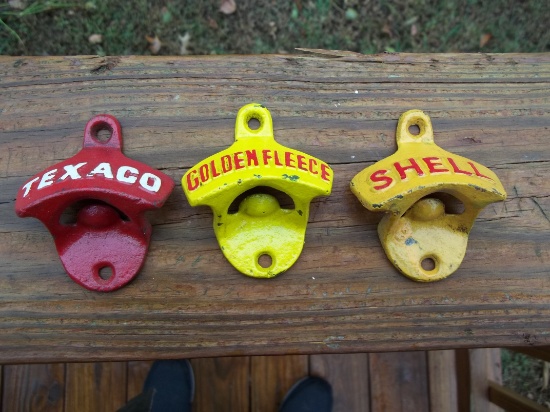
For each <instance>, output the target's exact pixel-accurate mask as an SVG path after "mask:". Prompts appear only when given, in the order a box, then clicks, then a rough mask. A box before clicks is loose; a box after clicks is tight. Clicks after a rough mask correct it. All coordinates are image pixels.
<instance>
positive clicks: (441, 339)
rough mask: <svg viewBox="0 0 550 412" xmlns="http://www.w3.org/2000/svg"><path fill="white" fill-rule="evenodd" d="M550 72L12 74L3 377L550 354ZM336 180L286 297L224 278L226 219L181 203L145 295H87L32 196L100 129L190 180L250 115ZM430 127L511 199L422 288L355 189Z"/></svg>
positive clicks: (1, 255)
mask: <svg viewBox="0 0 550 412" xmlns="http://www.w3.org/2000/svg"><path fill="white" fill-rule="evenodd" d="M549 82H550V55H548V54H530V55H483V54H476V55H408V54H403V55H394V54H388V55H381V56H362V55H356V54H348V53H345V54H343V57H330V58H328V57H325V56H323V55H317V54H316V55H313V56H244V57H243V56H223V57H189V58H176V57H163V58H147V57H121V58H99V57H37V58H26V57H25V58H12V57H0V132H1V140H0V176H1V180H0V182H1V183H0V185H1V186H0V187H1V190H0V262H2V265H1V268H0V329H1V335H0V336H1V337H0V361H3V362H32V361H56V360H57V361H59V360H108V359H111V360H117V359H126V360H130V359H153V358H173V357H199V356H221V355H243V354H246V355H249V354H284V353H295V354H300V353H344V352H366V351H388V350H410V349H445V348H452V347H482V346H527V345H549V344H550V335H549V332H550V328H549V322H548V319H549V315H550V288H549V286H550V280H549V276H548V275H549V274H550V269H549V262H550V232H549V229H550V218H549V217H550V183H549V182H548V176H549V172H550V144H549V143H548V142H549V140H548V137H549V134H550V130H549V127H550V116H549V112H550V99H549V97H550V88H549ZM252 101H257V102H261V103H263V104H265V105H266V106H267V107H268V108H269V109H270V110H271V113H272V116H273V120H274V129H275V137H276V139H277V140H278V141H279V142H280V143H282V144H284V145H287V146H291V147H293V148H296V149H299V150H302V151H304V152H306V153H310V154H312V155H314V156H317V157H319V158H322V159H323V160H325V161H327V162H328V163H330V164H331V165H332V166H333V169H334V172H335V183H334V189H333V194H332V196H330V197H329V198H322V199H318V200H316V201H314V203H313V204H312V205H311V213H310V223H309V226H308V231H307V235H306V242H305V247H304V250H303V252H302V255H301V257H300V259H299V260H298V262H297V263H296V264H295V265H294V266H293V267H292V268H291V269H290V270H288V271H287V272H286V273H284V274H282V275H280V276H278V277H277V278H275V279H271V280H255V279H250V278H247V277H245V276H242V275H240V274H239V273H238V272H237V271H236V270H235V269H233V267H232V266H231V265H230V264H229V263H228V262H227V261H226V260H225V258H224V257H223V255H222V253H221V251H220V250H219V248H218V245H217V242H216V239H215V237H214V233H213V230H212V214H211V212H210V210H209V209H208V208H205V207H199V208H192V207H190V206H189V204H188V203H187V201H186V200H185V197H184V195H183V192H182V191H181V189H180V188H179V187H176V189H175V190H174V192H173V193H172V195H171V197H170V198H169V200H168V201H167V203H166V205H165V206H164V208H163V209H161V210H160V211H157V212H154V213H151V215H150V218H151V221H152V223H153V224H154V227H153V236H152V241H151V246H150V250H149V254H148V258H147V261H146V263H145V266H144V268H143V269H142V271H141V273H140V274H139V275H138V277H137V278H136V279H135V280H134V281H133V282H132V283H131V284H130V285H128V286H126V287H125V288H123V289H121V290H120V291H117V292H114V293H108V294H100V293H95V292H90V291H87V290H85V289H83V288H81V287H80V286H78V285H77V284H75V283H74V282H72V281H71V280H70V279H69V277H68V276H67V275H65V273H64V271H63V268H62V266H61V263H60V261H59V258H58V256H57V254H56V251H55V247H54V244H53V241H52V238H51V236H50V234H49V233H48V232H47V231H46V229H45V228H44V227H43V226H42V224H41V223H40V222H39V221H37V220H35V219H19V218H17V217H16V215H15V213H14V199H15V195H16V192H17V190H18V188H19V187H20V186H21V185H22V184H24V183H25V182H26V180H27V179H28V178H29V177H30V176H32V175H33V174H35V173H37V172H39V171H41V170H43V169H44V168H46V167H48V166H50V165H52V164H54V163H55V162H58V161H60V160H62V159H66V158H68V157H70V156H72V155H74V154H75V153H76V152H77V151H78V150H79V149H80V148H81V144H82V134H83V128H84V125H85V123H86V121H87V120H89V118H90V117H92V116H93V115H95V114H98V113H104V112H106V113H111V114H113V115H115V116H117V117H118V119H119V120H120V122H121V124H122V126H123V133H124V152H125V154H126V155H127V156H129V157H131V158H135V159H137V160H139V161H143V162H145V163H148V164H150V165H151V166H153V167H155V168H160V169H162V170H163V171H164V172H166V173H167V174H169V175H170V176H172V177H173V178H174V180H175V181H176V182H178V181H179V179H180V178H181V176H182V175H183V173H184V172H185V171H186V170H187V168H188V167H190V166H192V165H193V164H195V163H196V162H198V161H199V160H202V159H203V158H205V157H207V156H209V155H211V154H213V153H215V152H217V151H219V150H221V149H224V148H226V147H228V146H229V145H230V144H231V143H232V141H233V130H234V129H233V128H234V119H235V116H236V113H237V111H238V109H239V108H240V107H241V106H242V105H244V104H246V103H249V102H252ZM411 108H419V109H422V110H424V111H425V112H426V113H427V114H428V115H430V116H431V119H432V122H433V125H434V130H435V138H436V142H437V143H438V144H439V145H440V146H442V147H443V148H445V149H447V150H449V151H452V152H455V153H457V154H460V155H463V156H466V157H469V158H471V159H473V160H475V161H478V162H480V163H482V164H484V165H486V166H488V167H490V168H492V169H493V170H494V171H495V172H496V173H497V174H498V175H499V177H500V178H501V180H502V182H503V184H504V187H505V188H506V189H507V191H508V195H509V198H508V200H507V201H506V202H504V203H499V204H494V205H491V206H489V207H487V208H486V209H485V210H484V211H483V212H482V213H481V214H480V216H479V217H478V219H477V221H476V224H475V225H474V228H473V231H472V233H471V236H470V241H469V245H468V250H467V253H466V257H465V259H464V262H463V263H462V266H461V268H460V269H459V270H458V271H457V272H456V273H455V274H453V275H452V276H451V277H450V278H448V279H447V280H444V281H441V282H438V283H434V284H420V283H415V282H412V281H410V280H408V279H407V278H405V277H403V276H402V275H400V274H399V273H398V272H397V270H396V269H395V268H394V267H393V266H392V265H391V264H390V262H389V261H388V260H387V259H386V256H385V254H384V252H383V250H382V248H381V246H380V243H379V241H378V237H377V234H376V224H377V222H378V221H379V219H380V217H381V216H380V215H379V214H374V213H370V212H368V211H367V210H366V209H364V208H363V207H362V206H361V205H360V204H359V202H358V201H357V199H356V198H355V197H354V196H353V195H352V194H351V193H350V191H349V188H348V184H349V181H350V179H351V178H352V177H353V176H354V175H355V174H356V173H357V172H359V171H360V170H362V169H363V168H365V167H366V166H368V165H370V164H372V163H373V162H375V161H377V160H379V159H381V158H383V157H386V156H388V155H390V154H391V153H393V152H394V150H395V147H396V146H395V140H394V130H395V126H396V123H397V118H398V117H399V115H400V114H401V113H402V112H403V111H405V110H408V109H411Z"/></svg>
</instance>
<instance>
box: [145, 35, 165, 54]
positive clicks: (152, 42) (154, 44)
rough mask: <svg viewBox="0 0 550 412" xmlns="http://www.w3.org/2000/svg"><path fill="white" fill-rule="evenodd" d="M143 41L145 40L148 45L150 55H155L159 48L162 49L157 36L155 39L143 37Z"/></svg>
mask: <svg viewBox="0 0 550 412" xmlns="http://www.w3.org/2000/svg"><path fill="white" fill-rule="evenodd" d="M145 40H147V42H148V43H149V50H150V51H151V53H152V54H157V53H158V52H159V50H160V48H161V47H162V43H161V41H160V39H159V38H158V37H157V36H155V37H150V36H145Z"/></svg>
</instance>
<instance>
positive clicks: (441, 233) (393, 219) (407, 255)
mask: <svg viewBox="0 0 550 412" xmlns="http://www.w3.org/2000/svg"><path fill="white" fill-rule="evenodd" d="M413 125H416V126H418V128H419V130H420V132H419V133H418V134H416V135H415V134H413V133H411V131H410V129H409V128H410V127H411V126H413ZM396 138H397V147H398V149H397V152H395V153H394V154H393V155H391V156H389V157H387V158H385V159H383V160H381V161H379V162H377V163H375V164H374V165H372V166H369V167H367V168H366V169H364V170H363V171H362V172H360V173H359V174H357V175H356V176H355V177H354V178H353V180H352V181H351V190H352V191H353V193H354V194H355V195H356V196H357V197H358V198H359V200H360V201H361V203H362V204H363V206H365V207H366V208H367V209H369V210H372V211H384V212H388V213H387V214H386V215H385V216H384V218H383V219H382V220H381V221H380V223H379V225H378V235H379V237H380V241H381V242H382V246H383V247H384V250H385V251H386V255H387V256H388V258H389V260H390V261H391V262H393V264H394V266H395V267H396V268H397V269H399V270H400V271H401V272H402V273H403V274H404V275H405V276H407V277H409V278H411V279H413V280H416V281H421V282H430V281H435V280H440V279H443V278H445V277H447V276H449V275H450V274H452V273H453V272H454V271H455V270H457V269H458V267H459V266H460V263H461V262H462V260H463V258H464V254H465V253H466V246H467V243H468V235H469V233H470V230H471V228H472V226H473V224H474V221H475V219H476V217H477V215H478V213H479V212H480V211H481V210H482V209H483V208H484V207H485V206H487V205H488V204H490V203H493V202H497V201H501V200H504V199H506V192H505V191H504V188H503V187H502V184H501V183H500V181H499V179H498V177H497V176H496V175H495V174H494V173H493V172H491V171H490V170H489V169H488V168H486V167H485V166H482V165H481V164H479V163H476V162H474V161H472V160H469V159H466V158H464V157H462V156H458V155H456V154H453V153H450V152H447V151H446V150H443V149H442V148H440V147H439V146H437V145H436V144H435V143H434V137H433V129H432V123H431V121H430V118H429V117H428V116H427V115H426V114H425V113H424V112H422V111H420V110H409V111H408V112H405V113H403V114H402V115H401V117H400V118H399V122H398V124H397V133H396ZM435 193H443V194H450V195H452V196H454V197H456V198H457V199H458V200H460V201H461V202H462V203H463V204H464V211H463V212H462V213H456V211H446V210H445V204H444V202H443V201H442V200H441V199H438V198H437V197H436V196H437V195H435ZM440 197H441V196H440ZM453 212H455V213H453ZM427 263H430V265H429V266H428V265H427ZM423 266H424V267H423ZM426 266H428V267H426Z"/></svg>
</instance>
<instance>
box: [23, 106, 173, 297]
mask: <svg viewBox="0 0 550 412" xmlns="http://www.w3.org/2000/svg"><path fill="white" fill-rule="evenodd" d="M101 129H107V130H109V131H110V132H111V137H110V138H109V139H108V140H107V141H105V142H101V141H100V140H98V137H97V133H98V131H99V130H101ZM121 148H122V133H121V128H120V124H119V123H118V121H117V119H116V118H115V117H113V116H109V115H98V116H95V117H94V118H92V119H91V120H90V121H89V122H88V124H87V125H86V129H85V133H84V146H83V148H82V150H81V151H80V152H78V153H77V154H76V155H75V156H73V157H71V158H70V159H67V160H65V161H62V162H60V163H57V164H55V165H53V166H52V167H49V168H47V169H46V170H44V171H43V172H41V173H39V174H37V175H35V176H34V177H33V178H32V179H30V180H29V181H28V182H27V183H25V184H24V185H23V187H22V188H21V189H20V190H19V192H18V193H17V199H16V202H15V210H16V212H17V214H18V215H19V216H21V217H28V216H32V217H36V218H37V219H39V220H41V221H42V223H44V225H45V226H46V227H47V228H48V230H49V231H50V232H51V234H52V236H53V238H54V241H55V245H56V247H57V251H58V253H59V257H60V258H61V262H62V263H63V266H64V267H65V270H66V271H67V273H68V274H69V276H70V277H71V278H72V279H73V280H74V281H75V282H76V283H78V284H80V285H82V286H84V287H85V288H87V289H90V290H96V291H100V292H108V291H112V290H115V289H118V288H120V287H122V286H124V285H125V284H126V283H128V282H129V281H130V280H132V279H133V278H134V277H135V276H136V274H137V272H138V271H139V269H140V268H141V266H142V265H143V262H144V261H145V255H146V253H147V249H148V246H149V239H150V237H151V225H150V224H149V222H148V221H147V220H146V219H145V217H144V212H145V211H147V210H151V209H155V208H159V207H161V206H162V205H163V204H164V201H165V200H166V199H167V198H168V195H169V194H170V192H171V191H172V189H173V187H174V182H173V181H172V179H171V178H170V177H169V176H167V175H165V174H164V173H161V172H159V171H158V170H155V169H153V168H151V167H149V166H147V165H145V164H143V163H140V162H137V161H135V160H131V159H129V158H127V157H126V156H124V155H123V154H122V152H121ZM75 204H79V205H80V207H81V208H80V210H79V211H78V213H77V217H76V222H74V223H69V224H65V223H62V222H60V218H61V217H62V214H63V212H64V211H65V210H66V209H67V208H69V207H71V206H75ZM103 268H110V269H111V273H112V274H111V276H110V277H109V278H108V279H104V278H103V277H102V276H100V270H101V269H103Z"/></svg>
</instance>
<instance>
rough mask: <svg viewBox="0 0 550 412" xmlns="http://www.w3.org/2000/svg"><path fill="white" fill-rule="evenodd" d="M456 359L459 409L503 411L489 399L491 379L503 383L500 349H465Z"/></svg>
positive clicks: (461, 410)
mask: <svg viewBox="0 0 550 412" xmlns="http://www.w3.org/2000/svg"><path fill="white" fill-rule="evenodd" d="M456 360H457V363H456V365H457V381H458V404H459V411H460V412H501V411H502V409H501V408H499V407H498V406H497V405H495V404H493V403H491V402H490V401H489V381H493V382H497V383H502V366H501V359H500V349H463V350H460V351H457V353H456Z"/></svg>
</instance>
